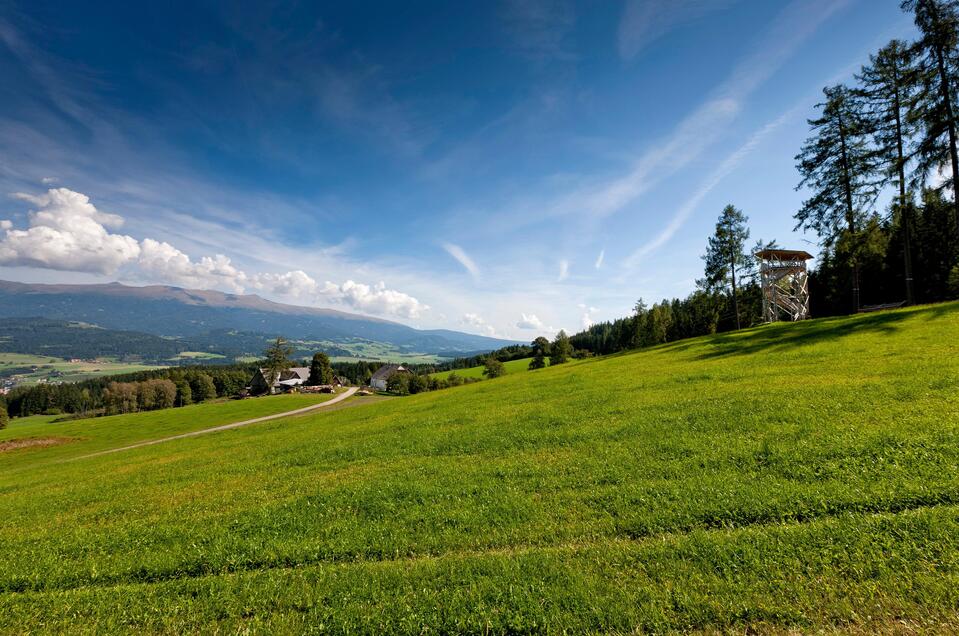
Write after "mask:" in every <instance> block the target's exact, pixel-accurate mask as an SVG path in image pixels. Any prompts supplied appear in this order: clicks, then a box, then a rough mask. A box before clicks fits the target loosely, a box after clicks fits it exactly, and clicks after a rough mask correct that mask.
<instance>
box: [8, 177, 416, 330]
mask: <svg viewBox="0 0 959 636" xmlns="http://www.w3.org/2000/svg"><path fill="white" fill-rule="evenodd" d="M15 196H16V197H17V198H18V199H21V200H24V201H28V202H30V203H32V204H34V205H35V206H37V210H35V211H33V212H31V213H30V217H29V218H30V223H29V228H28V229H26V230H15V229H13V223H12V222H11V221H9V220H4V221H0V231H2V232H4V236H3V237H2V239H0V265H11V266H29V267H40V268H46V269H56V270H63V271H80V272H91V273H96V274H104V275H112V274H114V273H116V272H117V271H118V270H119V269H121V268H123V269H124V271H126V272H128V273H129V274H130V275H131V276H132V277H134V278H136V279H146V280H150V281H155V282H162V283H167V284H173V285H179V286H182V287H188V288H195V289H220V290H225V291H230V292H235V293H244V292H247V291H250V290H263V291H266V292H267V293H269V294H274V295H278V296H286V297H292V298H298V299H305V300H308V301H315V300H318V299H321V298H322V299H324V300H328V301H331V302H335V303H340V304H344V305H348V306H349V307H352V308H353V309H356V310H359V311H363V312H368V313H374V314H383V315H390V316H399V317H402V318H417V317H419V316H420V315H421V314H422V313H423V312H424V311H426V310H428V309H429V307H428V306H427V305H425V304H424V303H421V302H420V301H419V300H417V299H416V298H414V297H413V296H410V295H409V294H405V293H403V292H400V291H397V290H394V289H388V288H387V287H386V284H385V283H384V282H380V283H378V284H376V285H373V286H370V285H365V284H363V283H357V282H355V281H352V280H348V281H346V282H345V283H343V284H342V285H337V284H335V283H332V282H326V283H325V285H324V286H322V287H320V285H319V284H318V283H317V282H316V280H314V279H313V278H312V277H311V276H310V275H309V274H307V273H306V272H304V271H303V270H293V271H288V272H285V273H256V274H252V275H251V274H247V273H246V272H244V271H243V270H242V269H240V268H239V267H237V266H236V265H235V264H234V263H233V262H232V260H231V259H230V258H229V257H228V256H225V255H223V254H216V255H215V256H203V257H201V258H200V259H199V260H193V259H192V258H191V257H190V256H189V255H187V254H186V253H184V252H183V251H181V250H180V249H178V248H176V247H175V246H173V245H171V244H170V243H168V242H166V241H157V240H155V239H152V238H145V239H143V240H142V241H137V240H136V239H135V238H133V237H131V236H126V235H121V234H113V233H110V232H109V231H108V229H107V228H108V227H118V226H120V225H122V224H123V218H122V217H120V216H117V215H115V214H106V213H104V212H101V211H99V210H97V209H96V207H95V206H94V205H93V204H92V203H90V199H89V197H87V196H86V195H84V194H81V193H79V192H73V191H72V190H68V189H66V188H55V189H51V190H48V191H47V193H46V194H42V195H39V196H34V195H29V194H17V195H15Z"/></svg>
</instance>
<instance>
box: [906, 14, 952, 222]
mask: <svg viewBox="0 0 959 636" xmlns="http://www.w3.org/2000/svg"><path fill="white" fill-rule="evenodd" d="M902 8H903V10H905V11H910V12H912V14H913V16H914V17H915V22H916V27H918V28H919V33H920V37H919V40H918V41H917V42H916V44H915V49H916V53H917V54H918V57H917V62H918V68H919V71H920V78H921V80H922V83H923V89H924V90H922V91H920V93H919V96H920V100H919V102H918V104H917V105H918V109H917V112H918V116H919V117H920V118H921V120H922V124H923V134H922V137H921V138H920V140H919V148H918V158H919V161H918V162H917V165H916V172H915V174H916V176H917V179H916V180H917V181H918V182H920V183H923V184H924V183H925V182H926V180H927V179H928V177H929V175H930V174H932V173H933V172H935V171H938V170H940V169H942V168H945V167H946V166H947V165H948V166H950V167H951V169H952V175H951V176H952V178H951V179H950V180H949V182H947V183H948V185H951V187H952V192H953V215H954V218H955V224H956V230H957V231H959V151H957V148H956V144H957V143H959V140H957V130H956V104H955V97H956V88H957V81H959V55H957V52H959V0H903V2H902Z"/></svg>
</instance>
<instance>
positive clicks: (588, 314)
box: [579, 305, 599, 329]
mask: <svg viewBox="0 0 959 636" xmlns="http://www.w3.org/2000/svg"><path fill="white" fill-rule="evenodd" d="M579 308H580V309H582V310H583V315H582V317H581V318H580V324H581V325H582V326H583V329H589V328H590V327H592V326H593V325H594V324H596V320H595V319H594V315H595V314H596V312H598V311H599V309H597V308H596V307H587V306H586V305H580V306H579Z"/></svg>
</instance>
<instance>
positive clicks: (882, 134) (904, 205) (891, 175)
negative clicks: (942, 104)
mask: <svg viewBox="0 0 959 636" xmlns="http://www.w3.org/2000/svg"><path fill="white" fill-rule="evenodd" d="M857 79H858V80H859V82H860V89H859V92H860V94H861V95H862V97H863V104H864V115H865V117H866V119H867V125H868V126H869V128H870V129H871V132H872V137H873V142H874V143H875V146H876V148H875V152H876V155H877V157H878V165H877V169H878V170H879V174H880V177H881V184H882V185H883V186H885V185H889V184H892V185H895V186H897V188H898V196H897V198H896V200H895V202H894V203H893V215H894V218H895V219H896V220H897V221H898V223H899V226H900V228H901V229H902V233H903V259H904V263H903V265H904V270H905V280H906V302H907V303H909V304H910V305H911V304H912V303H913V301H914V294H913V281H912V224H913V196H912V192H911V191H909V190H908V189H907V188H908V185H907V182H906V165H907V163H908V162H909V158H910V156H911V154H912V152H913V148H912V145H913V144H912V137H913V136H914V134H915V133H916V130H915V129H916V125H915V120H916V103H917V99H918V94H919V93H918V91H917V90H916V89H917V86H918V83H919V73H918V69H917V68H916V64H915V52H914V50H913V49H912V48H910V47H909V46H908V45H907V44H906V43H905V42H902V41H901V40H893V41H892V42H890V43H889V44H887V45H886V46H885V47H883V48H882V49H880V50H879V52H878V53H876V54H875V55H871V56H870V57H869V64H868V65H866V66H864V67H863V69H862V72H861V73H860V74H859V75H858V77H857Z"/></svg>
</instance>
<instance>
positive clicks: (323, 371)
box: [307, 351, 333, 386]
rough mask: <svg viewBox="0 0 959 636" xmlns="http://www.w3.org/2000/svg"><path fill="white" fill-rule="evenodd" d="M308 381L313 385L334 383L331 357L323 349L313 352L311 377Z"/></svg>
mask: <svg viewBox="0 0 959 636" xmlns="http://www.w3.org/2000/svg"><path fill="white" fill-rule="evenodd" d="M307 383H308V384H312V385H313V386H317V385H319V384H333V367H331V366H330V358H329V357H328V356H327V355H326V354H325V353H323V352H322V351H319V352H317V353H314V354H313V360H312V361H311V362H310V378H309V380H307Z"/></svg>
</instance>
